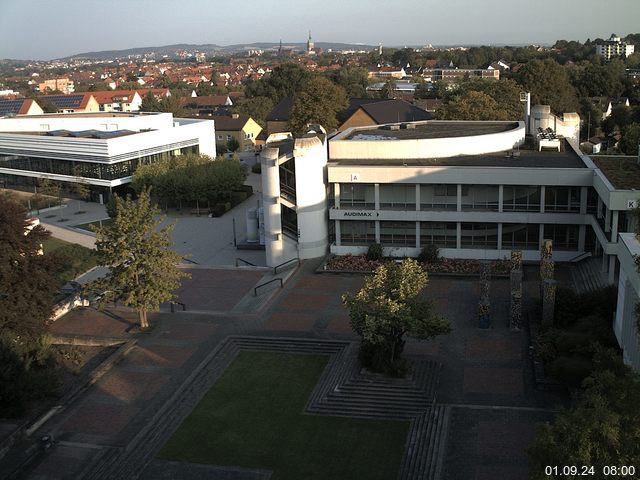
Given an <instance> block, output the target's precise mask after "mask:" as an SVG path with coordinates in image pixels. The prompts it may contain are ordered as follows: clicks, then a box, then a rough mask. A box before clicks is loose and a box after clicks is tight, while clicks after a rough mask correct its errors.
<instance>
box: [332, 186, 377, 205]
mask: <svg viewBox="0 0 640 480" xmlns="http://www.w3.org/2000/svg"><path fill="white" fill-rule="evenodd" d="M340 207H341V208H364V209H373V208H374V207H375V201H374V186H373V185H371V184H367V183H341V184H340Z"/></svg>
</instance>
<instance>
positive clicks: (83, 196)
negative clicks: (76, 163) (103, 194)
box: [69, 168, 91, 214]
mask: <svg viewBox="0 0 640 480" xmlns="http://www.w3.org/2000/svg"><path fill="white" fill-rule="evenodd" d="M73 173H74V175H75V177H76V178H75V182H73V183H71V184H69V190H70V191H71V193H72V194H74V195H76V196H77V197H78V198H79V199H80V200H87V198H89V195H90V194H91V189H90V188H89V183H88V182H87V180H86V179H85V178H84V177H82V175H81V172H80V170H79V169H78V168H75V169H74V171H73ZM80 213H82V210H80V203H78V210H77V211H76V214H80Z"/></svg>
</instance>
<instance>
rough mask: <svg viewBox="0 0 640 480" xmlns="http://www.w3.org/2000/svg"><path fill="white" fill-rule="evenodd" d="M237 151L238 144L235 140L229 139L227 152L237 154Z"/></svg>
mask: <svg viewBox="0 0 640 480" xmlns="http://www.w3.org/2000/svg"><path fill="white" fill-rule="evenodd" d="M239 149H240V142H239V141H238V140H237V139H236V138H234V137H231V138H230V139H229V141H228V142H227V150H229V151H230V152H237V151H238V150H239Z"/></svg>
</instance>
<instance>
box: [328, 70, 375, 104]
mask: <svg viewBox="0 0 640 480" xmlns="http://www.w3.org/2000/svg"><path fill="white" fill-rule="evenodd" d="M334 81H335V83H336V84H338V85H340V86H341V87H342V88H344V89H345V91H346V92H347V96H349V97H358V98H364V97H366V96H367V87H368V86H369V72H368V71H367V69H366V68H363V67H356V66H351V65H348V66H346V67H342V68H341V69H340V70H338V71H337V73H336V74H335V75H334Z"/></svg>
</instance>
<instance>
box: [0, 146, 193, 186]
mask: <svg viewBox="0 0 640 480" xmlns="http://www.w3.org/2000/svg"><path fill="white" fill-rule="evenodd" d="M187 153H198V147H197V146H194V147H185V148H181V149H176V150H172V151H169V152H163V153H156V154H153V155H146V156H144V157H140V158H133V159H131V160H125V161H122V162H118V163H110V164H105V163H94V162H80V161H76V160H59V159H56V158H39V157H23V156H16V155H0V167H2V168H11V169H14V170H27V171H31V172H40V173H50V174H55V175H67V176H73V177H83V178H98V179H102V180H116V179H118V178H123V177H129V176H131V175H133V173H134V172H135V171H136V168H138V165H146V164H150V163H156V162H159V161H161V160H164V159H166V158H170V157H173V156H176V155H185V154H187Z"/></svg>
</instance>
